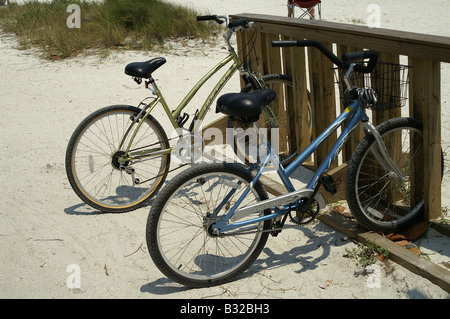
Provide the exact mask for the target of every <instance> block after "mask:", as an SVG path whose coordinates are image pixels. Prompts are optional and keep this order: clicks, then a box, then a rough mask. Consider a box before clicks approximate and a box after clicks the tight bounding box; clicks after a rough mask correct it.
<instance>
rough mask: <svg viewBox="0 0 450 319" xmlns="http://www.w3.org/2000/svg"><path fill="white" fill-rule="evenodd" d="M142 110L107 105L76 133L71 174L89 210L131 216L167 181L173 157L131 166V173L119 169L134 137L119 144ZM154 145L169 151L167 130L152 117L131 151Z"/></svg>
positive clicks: (68, 170)
mask: <svg viewBox="0 0 450 319" xmlns="http://www.w3.org/2000/svg"><path fill="white" fill-rule="evenodd" d="M140 112H141V109H139V108H137V107H134V106H130V105H113V106H107V107H104V108H102V109H99V110H97V111H95V112H94V113H92V114H90V115H89V116H88V117H86V118H85V119H84V120H83V121H82V122H81V123H80V124H79V125H78V127H77V128H76V129H75V131H74V133H73V134H72V137H71V138H70V140H69V143H68V146H67V150H66V158H65V166H66V174H67V177H68V179H69V182H70V185H71V187H72V188H73V190H74V191H75V193H76V194H77V195H78V196H79V197H80V199H81V200H82V201H83V202H85V203H86V204H88V205H89V206H91V207H93V208H95V209H98V210H100V211H103V212H113V213H123V212H128V211H131V210H134V209H137V208H140V207H142V206H144V205H146V204H147V202H148V201H149V200H150V199H151V197H152V196H153V195H154V194H155V193H156V192H157V191H158V190H159V188H160V187H161V186H162V184H163V183H164V180H165V179H166V177H167V173H168V170H169V166H170V153H167V154H164V155H161V156H159V157H158V156H155V157H154V158H152V159H150V160H147V161H136V162H127V163H125V166H126V167H127V168H130V170H128V171H126V170H125V169H124V168H123V166H122V167H120V163H119V160H118V157H119V156H120V155H123V154H124V153H125V148H126V147H127V145H128V139H129V137H127V141H126V142H125V143H124V145H122V146H121V147H120V148H119V144H120V141H121V139H122V138H123V136H124V134H125V132H126V129H127V128H128V127H129V125H131V123H132V120H131V117H132V116H137V115H138V114H139V113H140ZM152 144H155V145H156V146H159V147H160V148H161V149H168V148H169V147H170V146H169V142H168V139H167V136H166V133H165V132H164V130H163V128H162V126H161V125H160V124H159V123H158V121H157V120H156V119H155V118H154V117H152V116H151V115H149V116H148V117H147V118H146V119H145V121H144V123H143V126H142V127H141V128H140V129H139V131H138V133H137V135H136V137H135V138H134V140H133V145H132V148H133V149H139V148H140V149H142V148H144V147H145V145H152ZM156 146H154V147H156ZM131 168H132V169H134V172H133V174H131V173H130V172H131ZM133 178H134V179H133Z"/></svg>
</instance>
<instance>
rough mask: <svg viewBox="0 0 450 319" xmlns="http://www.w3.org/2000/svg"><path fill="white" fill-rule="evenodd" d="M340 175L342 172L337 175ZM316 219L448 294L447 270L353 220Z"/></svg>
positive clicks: (276, 186)
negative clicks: (383, 251)
mask: <svg viewBox="0 0 450 319" xmlns="http://www.w3.org/2000/svg"><path fill="white" fill-rule="evenodd" d="M341 173H342V171H340V173H338V174H341ZM261 181H262V183H263V184H264V186H265V187H266V189H267V190H268V191H269V192H270V193H271V194H273V195H275V196H278V195H282V194H285V193H286V188H285V187H284V186H283V185H282V184H280V183H279V182H277V181H275V180H273V179H271V178H269V177H266V176H264V177H262V179H261ZM321 194H322V195H324V193H323V192H321ZM317 218H318V219H319V220H320V221H321V222H323V223H324V224H327V225H328V226H330V227H332V228H334V229H336V230H337V231H339V232H341V233H343V234H344V235H346V236H348V237H350V238H353V239H355V240H357V241H359V242H361V243H362V244H365V245H368V244H376V245H377V246H380V247H382V248H384V249H386V250H387V251H388V252H389V259H391V260H392V261H394V262H396V263H398V264H399V265H401V266H403V267H405V268H407V269H409V270H410V271H412V272H413V273H415V274H417V275H420V276H422V277H424V278H426V279H428V280H429V281H431V282H432V283H434V284H436V285H438V286H439V287H441V288H442V289H444V290H446V291H448V292H450V271H448V270H447V269H445V268H442V267H440V266H438V265H436V264H434V263H432V262H431V261H428V260H427V259H425V258H420V257H419V256H417V255H416V254H414V253H413V252H411V251H409V250H408V249H406V248H405V247H402V246H400V245H398V244H396V243H394V242H392V241H390V240H388V239H386V238H385V237H383V236H381V235H379V234H377V233H373V232H364V231H362V230H361V229H360V228H359V227H358V224H357V223H356V222H355V221H354V220H351V219H348V218H344V217H343V216H341V215H338V214H335V213H332V212H330V213H326V214H321V215H319V216H318V217H317Z"/></svg>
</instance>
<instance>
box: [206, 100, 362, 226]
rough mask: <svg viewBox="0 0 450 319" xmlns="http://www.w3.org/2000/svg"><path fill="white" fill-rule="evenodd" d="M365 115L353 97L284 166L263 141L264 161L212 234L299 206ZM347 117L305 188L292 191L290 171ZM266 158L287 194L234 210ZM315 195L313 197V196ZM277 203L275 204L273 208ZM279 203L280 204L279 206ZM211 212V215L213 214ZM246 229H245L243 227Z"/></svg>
mask: <svg viewBox="0 0 450 319" xmlns="http://www.w3.org/2000/svg"><path fill="white" fill-rule="evenodd" d="M368 119H369V118H368V116H367V114H366V112H365V109H364V106H363V105H362V102H361V101H360V99H359V98H358V99H357V100H355V101H353V103H352V104H351V105H350V106H349V107H347V108H346V109H345V110H344V112H343V113H342V114H341V115H339V116H338V117H337V118H336V119H335V120H334V121H333V123H331V124H330V125H329V126H328V127H327V128H326V129H325V130H324V131H323V132H322V133H321V134H320V135H319V136H318V137H317V138H316V139H315V140H314V141H313V142H311V144H310V145H309V146H308V147H307V148H306V149H305V150H304V151H303V152H302V153H301V154H299V155H298V156H297V158H296V159H295V160H294V161H293V162H291V163H290V164H289V165H288V166H287V167H286V168H285V169H284V168H283V167H282V166H281V164H280V163H279V160H278V157H277V155H276V154H274V152H273V150H272V148H271V146H270V144H269V142H267V147H268V154H267V157H266V158H265V160H264V162H263V163H262V165H261V166H260V168H259V170H258V172H257V174H256V176H255V178H254V179H253V181H252V182H251V183H250V186H249V187H247V189H246V190H245V191H244V192H243V193H242V195H241V196H240V197H239V199H238V200H237V202H236V203H235V205H234V206H233V207H232V208H231V209H230V211H229V212H228V213H227V214H226V215H225V216H223V218H221V220H220V221H219V222H217V223H216V224H214V225H213V227H212V229H213V233H214V234H220V233H223V232H226V231H231V230H234V229H237V228H240V231H243V229H242V227H245V226H249V225H252V224H255V223H260V222H263V221H266V220H270V219H275V218H278V217H281V216H283V215H284V214H286V213H287V212H288V211H289V210H292V209H293V210H295V208H296V207H298V206H300V204H301V198H304V197H307V196H311V195H313V194H315V192H314V189H315V188H316V187H317V184H318V182H319V178H320V176H321V175H322V174H323V173H325V172H326V171H327V170H328V169H329V168H330V167H331V164H332V163H333V161H334V160H335V159H336V157H337V156H338V154H339V152H340V151H341V149H342V147H343V146H344V144H345V142H346V141H347V139H348V138H349V136H350V134H351V133H352V131H353V130H354V129H355V128H356V127H357V125H358V124H359V122H363V123H364V122H367V121H368ZM346 120H348V123H347V125H346V126H345V127H344V128H343V130H342V132H341V134H340V136H339V138H338V139H337V141H336V142H335V143H334V145H333V147H332V148H331V150H330V152H329V153H328V154H327V156H326V157H325V159H324V161H323V162H322V163H321V165H320V166H319V168H318V169H317V171H316V173H315V174H314V176H313V177H312V178H311V180H310V181H309V183H308V185H307V186H306V188H305V189H302V190H296V189H295V187H294V186H293V184H292V182H291V181H290V176H291V175H292V173H294V172H295V170H296V169H297V168H299V166H300V165H302V164H303V163H304V162H305V161H306V160H307V159H308V158H309V157H310V156H311V155H312V153H313V152H315V151H316V150H317V149H318V148H319V146H320V145H321V144H322V142H324V141H325V140H326V139H327V138H328V137H330V135H331V134H332V133H333V132H335V131H336V130H337V129H338V128H339V127H340V126H342V125H343V123H344V122H345V121H346ZM269 161H272V163H273V164H274V166H275V167H276V169H277V173H278V175H279V177H280V179H281V180H282V182H283V184H284V186H285V187H286V189H287V190H288V193H287V194H285V195H281V196H278V197H275V198H272V199H268V200H265V201H261V202H258V203H256V204H252V205H249V206H246V207H243V208H240V209H238V206H239V205H240V204H241V203H242V201H243V200H244V198H245V196H247V194H248V193H249V192H250V188H251V187H252V185H254V184H255V183H256V182H258V180H259V178H260V176H261V174H262V172H263V170H264V168H265V167H266V166H267V164H268V163H269ZM257 166H258V165H256V164H255V165H254V166H253V167H257ZM253 167H252V168H251V169H253ZM234 192H235V189H233V190H232V191H231V192H230V194H229V195H228V196H227V197H226V198H225V199H224V201H223V202H222V204H220V205H219V206H218V207H217V208H216V209H215V210H214V213H213V216H214V217H216V216H217V214H218V212H219V211H220V210H221V209H222V207H223V206H224V205H225V203H226V200H227V199H228V198H229V197H231V196H232V195H233V194H234ZM317 195H318V197H317V198H316V197H315V198H316V199H317V200H318V204H319V209H322V208H324V207H322V206H324V205H325V203H324V201H323V198H322V196H321V195H320V194H317ZM317 195H316V196H317ZM277 206H278V207H277ZM280 206H281V207H280ZM274 207H277V210H275V211H274V212H272V213H271V214H268V215H265V216H261V217H257V218H252V219H249V220H246V221H242V222H231V223H229V222H230V221H233V220H238V219H240V218H242V217H244V216H246V215H248V214H251V213H255V212H260V211H262V210H264V209H271V208H274ZM214 214H215V215H214ZM255 227H257V226H252V228H250V229H254V228H255ZM244 230H248V229H244Z"/></svg>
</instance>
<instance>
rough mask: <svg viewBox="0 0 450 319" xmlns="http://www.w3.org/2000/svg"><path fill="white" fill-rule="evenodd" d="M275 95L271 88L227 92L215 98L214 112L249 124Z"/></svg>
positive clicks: (254, 120)
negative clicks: (244, 91)
mask: <svg viewBox="0 0 450 319" xmlns="http://www.w3.org/2000/svg"><path fill="white" fill-rule="evenodd" d="M275 97H276V93H275V91H274V90H271V89H262V90H258V91H256V92H251V93H227V94H224V95H222V96H221V97H220V98H219V99H218V100H217V106H216V113H224V114H226V115H228V116H229V117H230V120H236V121H240V122H243V123H245V124H249V123H252V122H256V121H258V119H259V116H260V115H261V113H262V109H263V107H264V106H266V105H267V104H269V103H270V102H272V101H273V100H274V99H275Z"/></svg>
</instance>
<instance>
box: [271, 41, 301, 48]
mask: <svg viewBox="0 0 450 319" xmlns="http://www.w3.org/2000/svg"><path fill="white" fill-rule="evenodd" d="M297 43H298V41H297V40H283V41H276V40H273V41H272V46H273V47H277V48H280V47H281V48H284V47H296V46H297Z"/></svg>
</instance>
